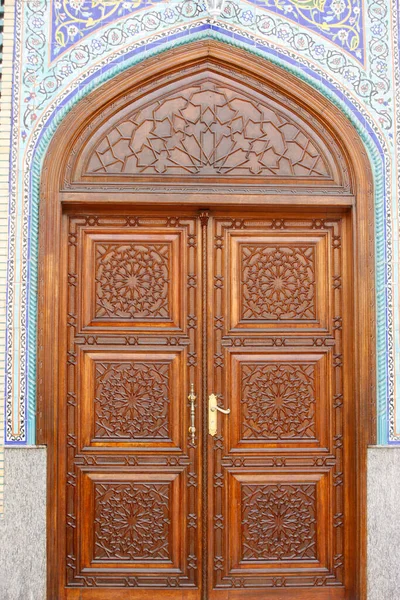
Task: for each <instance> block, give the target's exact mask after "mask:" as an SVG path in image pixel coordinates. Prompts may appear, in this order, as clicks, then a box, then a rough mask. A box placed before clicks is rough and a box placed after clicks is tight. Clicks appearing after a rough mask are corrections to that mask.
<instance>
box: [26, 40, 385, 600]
mask: <svg viewBox="0 0 400 600" xmlns="http://www.w3.org/2000/svg"><path fill="white" fill-rule="evenodd" d="M201 61H203V62H204V61H211V62H214V63H215V64H221V65H223V66H224V67H225V68H227V69H231V70H232V72H236V73H238V72H240V74H241V76H243V79H245V78H246V77H249V78H250V77H251V78H253V79H257V80H259V81H261V82H264V83H266V84H268V85H269V86H271V87H273V88H275V89H276V90H278V91H279V92H280V93H282V94H285V95H286V96H287V97H288V99H291V100H293V101H294V102H295V103H297V105H299V106H301V107H302V108H303V109H304V110H305V111H307V112H309V113H310V115H312V117H313V118H315V119H317V120H318V121H319V122H320V123H321V124H322V125H323V126H324V128H326V130H327V131H329V133H330V135H331V136H333V138H334V139H335V141H336V142H337V144H338V145H339V147H340V148H341V150H342V152H343V155H344V156H345V157H346V162H347V165H348V170H349V176H350V181H351V191H350V193H348V194H337V195H335V193H329V194H324V193H321V194H320V195H312V196H310V195H307V191H306V190H305V191H302V190H301V189H299V190H298V193H297V194H296V195H294V194H292V193H287V192H285V191H284V189H282V191H278V192H276V193H275V192H274V193H270V194H268V195H260V194H259V193H254V194H248V193H247V194H246V195H243V194H241V193H240V189H238V190H237V192H235V193H231V194H230V195H229V198H228V199H227V196H226V194H225V196H224V199H223V200H224V202H226V203H228V204H229V205H230V206H240V205H242V204H244V203H246V204H248V205H252V206H257V207H258V208H261V207H265V208H268V209H269V210H271V209H274V208H275V209H277V208H278V207H285V208H289V207H292V208H294V209H299V208H301V209H302V210H310V209H318V210H322V211H323V210H324V209H335V208H339V207H342V208H346V207H347V209H348V210H349V211H351V218H352V231H353V257H352V259H353V272H354V338H353V339H354V341H355V342H356V343H354V348H355V357H354V360H355V377H354V379H355V395H356V398H355V406H356V415H355V419H356V431H357V436H358V437H357V439H356V440H355V445H356V452H357V458H356V462H357V473H358V490H357V511H358V514H357V521H358V548H359V551H358V553H357V557H356V558H355V560H356V561H357V573H358V578H359V581H358V586H357V588H358V598H359V599H360V600H365V599H366V562H367V561H366V558H367V555H366V547H367V543H366V542H367V530H366V508H367V506H366V502H367V494H366V477H367V467H366V461H367V446H368V444H373V443H374V442H375V435H376V433H375V432H376V382H375V380H376V376H375V368H376V367H375V348H376V346H375V277H374V198H373V178H372V173H371V168H370V164H369V161H368V158H367V154H366V151H365V148H364V146H363V144H362V142H361V140H360V138H359V136H358V134H357V133H356V131H355V130H354V128H353V127H352V125H351V124H350V122H349V121H348V120H347V119H346V118H345V116H344V115H343V114H342V113H341V112H340V111H339V110H338V109H337V108H336V107H335V106H334V105H333V104H332V103H330V102H329V101H328V100H327V99H326V98H324V97H323V96H322V95H320V94H319V93H318V92H316V91H315V90H313V89H312V88H311V87H309V86H308V85H307V84H305V83H303V82H302V81H300V80H299V79H297V78H296V77H294V76H292V75H291V74H289V73H287V72H286V71H284V70H282V69H280V68H278V67H276V66H275V65H273V64H271V63H269V62H268V61H266V60H264V59H260V58H258V57H255V56H254V55H251V54H249V53H248V52H246V51H243V50H239V49H235V48H233V47H231V46H227V45H226V44H222V43H219V42H214V41H201V42H194V43H192V44H188V45H185V46H181V47H180V48H177V49H175V50H170V51H166V52H165V53H163V54H162V55H160V56H158V57H155V58H151V59H148V60H146V61H144V62H143V63H141V64H139V65H137V66H135V67H133V68H131V69H129V70H128V71H127V72H125V73H123V74H121V75H120V76H117V77H116V78H114V79H113V80H111V81H110V82H108V83H106V84H104V85H103V86H102V87H100V88H99V89H97V90H95V91H94V92H92V93H91V94H90V95H89V96H88V97H87V98H85V99H83V100H81V101H80V102H79V103H78V104H77V106H76V107H75V108H74V109H73V110H72V111H71V112H70V113H69V114H68V115H67V116H66V117H65V119H64V121H63V122H62V124H61V125H60V127H59V128H58V130H57V131H56V133H55V135H54V138H53V140H52V142H51V144H50V147H49V150H48V152H47V154H46V158H45V162H44V167H43V170H42V181H41V195H40V227H39V230H40V231H39V285H38V289H39V313H38V376H37V381H38V394H37V417H38V418H37V443H38V444H46V445H47V446H48V471H47V557H48V558H47V572H48V585H47V590H48V598H49V600H52V599H53V598H56V597H57V592H56V581H57V578H56V573H57V553H56V548H57V535H58V533H57V531H58V530H57V527H58V522H57V521H58V519H57V512H56V509H55V500H56V498H57V496H58V493H59V492H58V490H57V464H58V459H57V445H56V442H57V432H58V422H59V419H60V415H59V414H58V410H57V397H58V394H59V381H58V362H59V352H60V350H59V348H60V341H61V339H60V336H62V333H61V332H60V331H59V326H58V324H59V314H60V312H61V310H62V309H63V307H62V306H61V295H60V282H61V277H60V272H61V269H60V265H62V262H61V257H62V248H61V243H60V239H61V231H62V215H63V206H72V205H74V206H75V209H76V210H79V208H81V209H82V210H84V207H89V206H90V205H92V207H93V206H94V205H96V206H100V205H102V206H103V209H104V208H106V207H107V206H108V207H110V206H116V205H117V204H118V205H119V206H121V205H124V204H125V206H126V205H127V204H129V205H131V206H132V205H136V204H137V205H143V202H144V198H145V196H146V204H147V205H148V206H151V205H153V206H155V205H157V206H158V207H161V206H162V205H163V204H164V205H169V206H173V205H176V204H179V205H181V204H182V203H183V201H185V202H186V203H187V204H189V205H190V204H191V205H198V206H200V207H201V206H204V204H205V203H206V205H207V206H210V207H211V206H212V205H219V206H221V197H220V196H218V195H215V196H213V197H211V196H208V195H207V196H205V195H204V194H201V193H197V192H196V193H188V194H187V195H186V196H185V199H183V197H182V196H180V197H179V198H178V199H177V198H176V196H174V197H173V196H172V195H168V194H163V193H153V194H152V195H151V197H150V200H151V202H150V203H149V194H148V193H146V194H141V193H140V192H137V191H135V193H133V192H129V190H125V191H124V192H121V191H118V192H111V191H107V192H104V191H102V190H101V189H98V190H97V191H96V194H90V193H88V192H87V191H75V190H74V189H72V188H71V186H69V185H68V182H66V172H67V170H68V167H69V163H70V162H71V157H73V156H74V154H75V152H76V148H79V144H80V143H81V138H80V135H81V132H82V130H83V127H84V124H87V123H88V122H90V120H93V119H95V118H96V116H97V115H99V113H100V112H101V110H102V108H103V107H104V106H106V105H110V104H111V103H112V102H114V99H115V98H117V97H121V96H123V95H124V94H128V92H129V93H131V92H132V91H134V90H140V87H141V86H142V85H144V83H148V82H154V87H156V81H157V76H159V74H160V73H163V74H166V73H170V74H171V75H172V74H173V73H176V72H177V70H179V69H181V68H182V67H183V66H187V67H189V66H190V65H194V64H198V63H200V62H201ZM116 90H117V91H116ZM349 148H351V155H350V152H348V150H347V149H349Z"/></svg>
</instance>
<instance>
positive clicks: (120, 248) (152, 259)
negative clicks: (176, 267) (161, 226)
mask: <svg viewBox="0 0 400 600" xmlns="http://www.w3.org/2000/svg"><path fill="white" fill-rule="evenodd" d="M169 276H170V245H169V244H156V243H154V244H151V243H148V244H146V243H143V244H142V243H124V244H96V317H113V318H118V317H119V318H123V319H128V318H131V319H134V318H135V319H140V318H146V319H148V318H150V319H165V318H168V317H169Z"/></svg>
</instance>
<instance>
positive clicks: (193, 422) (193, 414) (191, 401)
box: [188, 383, 197, 444]
mask: <svg viewBox="0 0 400 600" xmlns="http://www.w3.org/2000/svg"><path fill="white" fill-rule="evenodd" d="M196 398H197V396H196V394H195V393H194V383H191V384H190V393H189V396H188V400H189V404H190V427H189V433H190V437H191V442H192V444H194V443H195V441H196V426H195V425H196V412H195V411H196Z"/></svg>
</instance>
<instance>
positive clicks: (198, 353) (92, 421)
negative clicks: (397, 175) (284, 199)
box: [56, 208, 358, 600]
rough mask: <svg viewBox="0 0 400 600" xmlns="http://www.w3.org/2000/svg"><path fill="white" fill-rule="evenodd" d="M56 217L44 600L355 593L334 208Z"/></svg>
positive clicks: (350, 445)
mask: <svg viewBox="0 0 400 600" xmlns="http://www.w3.org/2000/svg"><path fill="white" fill-rule="evenodd" d="M63 223H64V225H63V237H62V240H63V241H62V248H63V250H62V257H63V258H62V265H61V271H62V273H63V275H62V279H63V285H62V289H63V292H62V300H61V305H62V311H61V317H60V330H61V332H62V335H61V345H62V347H63V348H64V349H65V352H64V357H65V359H64V360H63V361H62V363H61V364H60V381H61V384H60V385H61V391H60V398H61V400H60V402H61V410H60V415H64V417H63V418H62V419H60V422H59V424H58V427H59V436H58V456H59V459H58V465H59V467H58V473H59V478H58V492H57V496H56V497H57V511H56V513H57V515H58V517H57V518H58V519H59V521H58V524H59V525H60V523H61V525H60V527H59V529H58V531H60V532H61V534H60V535H59V540H58V542H57V543H58V556H57V561H58V565H59V567H58V572H59V584H58V585H59V587H58V589H59V596H58V597H59V598H62V597H65V598H71V599H84V598H93V599H96V600H101V599H107V600H109V599H111V598H113V599H130V600H133V599H134V600H139V599H153V598H157V599H158V598H160V599H162V598H166V599H167V598H168V599H170V600H178V599H179V600H197V599H199V600H200V599H206V598H207V599H209V600H228V599H229V600H231V599H242V598H243V599H246V600H261V599H263V600H264V599H265V600H269V599H275V600H276V599H278V598H279V599H283V600H286V599H291V600H300V599H301V600H309V599H316V600H322V599H323V600H327V599H330V600H337V599H339V598H340V599H344V598H346V599H347V598H348V599H350V598H355V596H354V589H355V586H356V573H355V567H354V564H355V562H354V548H355V547H356V546H355V544H356V531H357V527H356V523H357V518H358V515H357V514H356V508H355V507H356V503H355V496H354V494H355V479H356V473H355V466H354V465H355V451H354V440H355V432H354V426H353V423H354V416H353V392H352V355H353V350H352V341H351V339H352V338H351V327H352V324H351V319H350V314H351V306H352V288H351V278H352V277H351V269H350V264H351V262H350V260H349V256H350V254H351V239H350V233H349V232H350V227H349V223H348V218H347V216H346V215H345V214H344V213H343V214H341V213H338V212H336V213H332V214H330V213H329V212H326V211H325V213H324V214H320V213H317V212H316V213H315V214H312V213H310V212H306V213H303V214H299V213H295V212H284V211H281V212H279V213H276V212H273V213H272V212H271V213H268V211H265V210H264V211H262V212H260V211H258V212H256V211H254V210H253V211H251V210H249V209H247V210H244V209H241V210H233V209H225V210H224V211H217V210H203V209H199V210H197V209H196V210H194V209H185V208H181V209H179V210H175V211H174V210H168V209H165V210H164V211H163V212H160V211H153V212H152V211H149V210H146V209H139V208H138V209H137V210H135V211H132V212H129V213H127V211H126V209H124V210H123V211H122V210H121V211H118V210H116V209H114V211H113V213H106V212H104V211H99V212H97V213H96V212H94V211H93V210H91V211H90V212H88V213H87V214H82V212H81V211H80V212H79V214H76V213H74V212H71V211H70V212H69V213H67V214H65V215H64V221H63ZM212 394H214V395H215V396H216V397H217V403H218V405H219V407H221V408H223V409H226V411H227V410H228V409H229V413H227V412H225V413H223V412H220V411H212V413H210V411H209V408H210V406H209V405H210V396H211V395H212ZM211 400H212V398H211ZM210 416H211V417H214V418H215V416H216V417H217V426H216V431H213V432H211V433H210V426H211V424H212V423H211V421H212V419H210ZM214 420H215V419H214Z"/></svg>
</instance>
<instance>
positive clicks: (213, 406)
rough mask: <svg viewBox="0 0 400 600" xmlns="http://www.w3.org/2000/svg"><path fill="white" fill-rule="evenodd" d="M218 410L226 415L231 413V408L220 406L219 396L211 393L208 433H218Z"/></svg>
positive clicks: (209, 398)
mask: <svg viewBox="0 0 400 600" xmlns="http://www.w3.org/2000/svg"><path fill="white" fill-rule="evenodd" d="M218 411H219V412H221V413H223V414H224V415H229V413H230V412H231V409H230V408H221V407H220V406H218V402H217V396H216V395H215V394H211V395H210V396H209V397H208V433H209V434H210V435H216V434H217V429H218V417H217V415H218Z"/></svg>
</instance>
